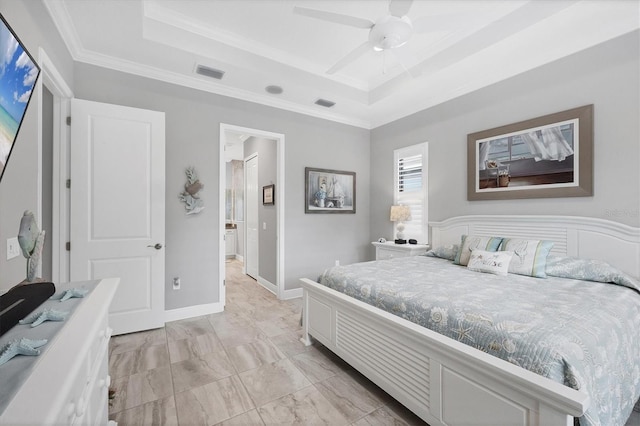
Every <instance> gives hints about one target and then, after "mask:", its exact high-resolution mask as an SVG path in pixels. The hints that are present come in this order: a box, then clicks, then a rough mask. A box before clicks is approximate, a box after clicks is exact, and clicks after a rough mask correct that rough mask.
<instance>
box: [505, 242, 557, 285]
mask: <svg viewBox="0 0 640 426" xmlns="http://www.w3.org/2000/svg"><path fill="white" fill-rule="evenodd" d="M552 248H553V241H541V240H522V239H519V238H504V239H503V240H502V244H501V245H500V251H510V252H513V257H512V258H511V263H509V272H510V273H512V274H519V275H528V276H531V277H537V278H546V277H547V273H546V267H547V256H548V255H549V252H550V251H551V249H552Z"/></svg>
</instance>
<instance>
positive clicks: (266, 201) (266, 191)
mask: <svg viewBox="0 0 640 426" xmlns="http://www.w3.org/2000/svg"><path fill="white" fill-rule="evenodd" d="M275 188H276V186H275V185H273V184H271V185H267V186H263V187H262V204H263V205H265V206H273V205H274V204H275V203H276V197H275Z"/></svg>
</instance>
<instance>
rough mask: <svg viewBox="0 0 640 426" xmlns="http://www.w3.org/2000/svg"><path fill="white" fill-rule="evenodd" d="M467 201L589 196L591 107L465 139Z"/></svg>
mask: <svg viewBox="0 0 640 426" xmlns="http://www.w3.org/2000/svg"><path fill="white" fill-rule="evenodd" d="M467 150H468V151H467V199H468V200H471V201H474V200H505V199H517V198H552V197H588V196H592V195H593V174H592V172H593V105H586V106H582V107H579V108H574V109H570V110H567V111H562V112H557V113H554V114H549V115H545V116H542V117H537V118H533V119H530V120H526V121H521V122H519V123H514V124H509V125H506V126H501V127H496V128H493V129H489V130H483V131H481V132H476V133H471V134H469V135H468V136H467Z"/></svg>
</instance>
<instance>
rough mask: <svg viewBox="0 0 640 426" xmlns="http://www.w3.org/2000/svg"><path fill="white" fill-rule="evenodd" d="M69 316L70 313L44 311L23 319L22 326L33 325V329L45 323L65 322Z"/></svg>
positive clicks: (51, 310)
mask: <svg viewBox="0 0 640 426" xmlns="http://www.w3.org/2000/svg"><path fill="white" fill-rule="evenodd" d="M67 315H69V312H62V311H56V310H53V309H45V310H44V311H38V312H34V313H32V314H31V315H29V316H27V317H26V318H24V319H21V320H20V324H31V327H37V326H39V325H40V324H42V323H43V322H45V321H64V319H65V318H66V317H67Z"/></svg>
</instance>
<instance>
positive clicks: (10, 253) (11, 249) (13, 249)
mask: <svg viewBox="0 0 640 426" xmlns="http://www.w3.org/2000/svg"><path fill="white" fill-rule="evenodd" d="M18 256H20V244H18V238H17V237H13V238H7V260H9V259H13V258H14V257H18Z"/></svg>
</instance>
